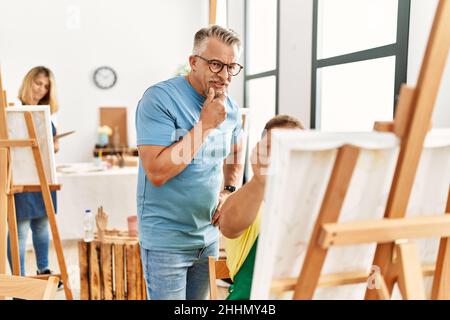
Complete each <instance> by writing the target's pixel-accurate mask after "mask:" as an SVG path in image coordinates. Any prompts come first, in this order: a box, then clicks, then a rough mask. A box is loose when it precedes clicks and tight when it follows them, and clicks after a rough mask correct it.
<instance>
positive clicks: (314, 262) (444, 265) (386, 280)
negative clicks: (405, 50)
mask: <svg viewBox="0 0 450 320" xmlns="http://www.w3.org/2000/svg"><path fill="white" fill-rule="evenodd" d="M449 48H450V1H448V0H440V1H439V6H438V8H437V11H436V16H435V20H434V24H433V28H432V31H431V34H430V38H429V42H428V46H427V50H426V54H425V58H424V61H423V64H422V69H421V73H420V77H419V81H418V83H417V87H416V88H409V87H406V86H404V87H403V88H402V90H401V94H400V99H399V103H398V106H397V112H396V116H395V120H394V122H392V123H376V124H375V129H376V130H378V131H389V132H393V133H395V134H396V135H397V136H398V137H399V138H400V139H401V144H400V153H399V157H398V160H397V166H396V170H395V174H394V178H393V181H392V185H391V190H390V193H389V197H388V203H387V206H386V209H385V215H384V219H382V220H378V221H377V220H370V221H351V222H340V223H338V222H337V221H338V220H339V216H340V214H341V208H342V206H343V202H344V199H345V196H346V193H347V191H348V187H349V185H350V180H351V177H352V174H353V171H354V168H355V166H356V163H357V159H358V155H359V148H357V147H354V146H349V145H347V146H343V147H341V148H340V149H339V150H338V154H337V157H336V160H335V164H334V167H333V171H332V174H331V177H330V180H329V181H328V186H327V189H326V192H325V196H324V198H323V201H322V205H321V208H320V211H319V215H318V217H317V220H316V223H315V226H314V230H313V233H312V235H311V238H310V241H309V245H308V250H307V252H306V256H305V258H304V262H303V266H302V269H301V272H300V274H299V276H298V278H289V279H276V280H275V281H273V283H272V286H271V288H272V289H271V290H272V292H274V293H281V292H284V291H289V290H294V295H293V298H294V299H312V298H313V295H314V292H315V290H316V288H319V287H330V286H338V285H344V284H357V283H364V282H367V281H368V278H369V277H376V281H377V282H378V283H379V287H377V288H376V290H369V288H368V289H367V290H366V295H365V298H366V299H390V298H391V296H392V291H393V288H394V285H395V284H396V283H397V284H398V285H399V289H400V292H401V294H402V296H403V298H404V299H425V289H424V284H423V276H424V275H433V274H434V281H433V289H432V296H431V298H432V299H450V283H449V279H450V240H449V239H450V214H449V213H450V192H449V194H448V200H447V206H446V208H445V210H446V214H441V215H438V216H421V217H405V215H406V210H407V205H408V202H409V198H410V194H411V191H412V187H413V183H414V179H415V175H416V171H417V168H418V164H419V160H420V156H421V154H422V149H423V143H424V140H425V137H426V135H427V133H428V130H429V128H430V123H431V116H432V112H433V108H434V104H435V100H436V97H437V94H438V90H439V84H440V81H441V78H442V74H443V70H444V67H445V62H446V58H447V55H448V52H449ZM436 214H438V213H436ZM428 237H429V238H432V237H434V238H440V239H441V243H440V248H439V252H438V257H437V260H436V266H431V267H430V266H425V267H422V265H421V262H420V259H419V256H418V251H417V248H416V246H415V244H414V243H412V242H410V240H413V239H417V238H428ZM363 243H377V244H378V245H377V250H376V253H375V257H374V262H373V266H378V267H379V268H380V269H379V270H380V273H378V274H371V275H370V274H368V272H366V271H362V272H350V273H343V274H331V275H322V276H321V272H322V268H323V265H324V262H325V258H326V257H327V254H328V250H329V248H331V247H332V246H340V245H354V244H363Z"/></svg>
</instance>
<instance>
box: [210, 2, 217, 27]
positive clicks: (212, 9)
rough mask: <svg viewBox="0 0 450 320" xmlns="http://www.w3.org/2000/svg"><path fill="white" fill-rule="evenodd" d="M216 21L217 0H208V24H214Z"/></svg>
mask: <svg viewBox="0 0 450 320" xmlns="http://www.w3.org/2000/svg"><path fill="white" fill-rule="evenodd" d="M216 21H217V0H209V24H210V25H211V24H216Z"/></svg>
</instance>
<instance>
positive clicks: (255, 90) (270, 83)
mask: <svg viewBox="0 0 450 320" xmlns="http://www.w3.org/2000/svg"><path fill="white" fill-rule="evenodd" d="M279 5H280V4H279V0H245V45H246V46H245V49H246V50H245V52H246V54H245V69H244V70H245V87H244V92H245V101H244V106H245V107H246V108H249V109H250V117H249V141H248V148H249V151H251V150H252V149H253V147H254V146H255V145H256V143H257V142H258V141H259V139H260V138H261V133H262V130H263V129H264V125H265V124H266V122H267V121H268V120H270V118H272V117H273V116H274V115H276V114H277V113H278V48H279V42H278V41H279V40H278V39H279V37H278V34H279ZM249 167H250V166H249V165H248V161H247V166H246V178H249V177H250V176H251V171H250V169H249Z"/></svg>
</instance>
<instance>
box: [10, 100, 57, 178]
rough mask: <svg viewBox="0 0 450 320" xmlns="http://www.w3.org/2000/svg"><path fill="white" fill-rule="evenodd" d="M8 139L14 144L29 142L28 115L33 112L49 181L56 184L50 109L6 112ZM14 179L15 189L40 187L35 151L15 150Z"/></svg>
mask: <svg viewBox="0 0 450 320" xmlns="http://www.w3.org/2000/svg"><path fill="white" fill-rule="evenodd" d="M6 111H7V121H8V135H9V139H11V140H19V139H29V135H28V129H27V126H26V122H25V116H24V112H26V111H30V112H31V113H32V116H33V121H34V126H35V128H36V134H37V138H38V144H39V147H40V149H41V156H42V160H43V163H44V171H45V174H46V177H47V181H48V183H50V184H56V183H57V181H56V168H55V157H54V148H53V135H52V125H51V120H50V107H49V106H20V107H12V108H6ZM11 161H12V164H13V166H12V175H13V180H14V184H15V185H36V184H39V176H38V173H37V170H36V164H35V161H34V157H33V152H32V150H31V148H12V152H11Z"/></svg>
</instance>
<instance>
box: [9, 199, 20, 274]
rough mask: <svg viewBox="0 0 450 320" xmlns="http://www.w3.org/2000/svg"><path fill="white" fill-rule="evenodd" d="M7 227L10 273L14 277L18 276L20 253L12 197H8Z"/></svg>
mask: <svg viewBox="0 0 450 320" xmlns="http://www.w3.org/2000/svg"><path fill="white" fill-rule="evenodd" d="M8 226H9V243H10V246H11V260H12V269H13V271H12V273H13V275H15V276H19V275H20V251H19V234H18V232H17V220H16V206H15V202H14V195H13V194H9V195H8Z"/></svg>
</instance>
